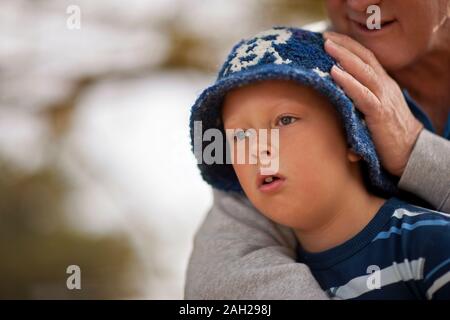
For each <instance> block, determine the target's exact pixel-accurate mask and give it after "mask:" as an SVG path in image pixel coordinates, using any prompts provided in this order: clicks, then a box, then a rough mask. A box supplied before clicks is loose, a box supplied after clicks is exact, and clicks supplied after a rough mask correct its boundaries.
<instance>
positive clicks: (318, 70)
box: [312, 67, 330, 78]
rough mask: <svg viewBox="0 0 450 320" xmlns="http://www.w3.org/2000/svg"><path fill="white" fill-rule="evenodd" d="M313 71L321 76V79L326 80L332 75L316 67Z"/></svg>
mask: <svg viewBox="0 0 450 320" xmlns="http://www.w3.org/2000/svg"><path fill="white" fill-rule="evenodd" d="M312 71H314V72H315V73H317V74H318V75H319V77H321V78H325V77H328V76H330V74H329V73H328V72H325V71H322V70H320V69H319V68H318V67H315V68H314V69H313V70H312Z"/></svg>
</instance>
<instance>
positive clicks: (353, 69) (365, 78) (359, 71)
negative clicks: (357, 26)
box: [325, 40, 380, 96]
mask: <svg viewBox="0 0 450 320" xmlns="http://www.w3.org/2000/svg"><path fill="white" fill-rule="evenodd" d="M325 51H326V52H327V53H328V54H329V55H331V56H332V57H333V58H335V59H336V60H337V61H338V62H339V64H340V65H341V66H342V67H343V68H344V70H345V71H347V72H348V73H350V74H351V75H352V76H353V77H354V78H355V79H356V80H358V81H359V82H360V83H361V84H362V85H364V86H366V87H367V88H369V89H370V90H371V91H372V92H373V93H374V94H375V95H377V96H378V95H379V94H380V85H379V84H380V82H379V81H378V79H379V77H378V75H377V74H376V72H375V70H374V69H373V68H372V67H371V66H370V65H368V64H367V63H365V62H364V61H363V60H361V59H360V58H359V57H358V56H357V55H355V54H354V53H353V52H351V51H349V50H348V49H347V48H344V47H342V46H340V45H339V44H337V43H335V42H334V41H332V40H327V41H325Z"/></svg>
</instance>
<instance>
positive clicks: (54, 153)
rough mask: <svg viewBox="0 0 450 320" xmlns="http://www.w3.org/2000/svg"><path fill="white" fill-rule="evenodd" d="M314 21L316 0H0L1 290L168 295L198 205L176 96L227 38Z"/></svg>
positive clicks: (198, 189) (189, 89) (204, 73)
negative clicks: (74, 271) (72, 269)
mask: <svg viewBox="0 0 450 320" xmlns="http://www.w3.org/2000/svg"><path fill="white" fill-rule="evenodd" d="M323 19H324V10H323V4H322V1H319V0H128V1H123V0H70V1H65V0H1V1H0V299H5V298H10V299H14V298H23V299H55V298H58V299H74V298H79V299H92V298H100V299H134V298H137V299H182V298H183V286H184V279H185V271H186V266H187V262H188V258H189V255H190V252H191V250H192V240H193V236H194V233H195V231H196V230H197V228H198V227H199V225H200V223H201V222H202V219H203V218H204V217H205V215H206V213H207V211H208V209H209V207H210V206H211V205H212V191H211V189H210V188H209V186H208V185H207V184H205V183H204V182H203V181H202V179H201V177H200V174H199V172H198V170H197V167H196V161H195V158H194V156H193V155H192V154H191V151H190V144H189V129H188V119H189V109H190V106H191V105H192V104H193V102H194V101H195V99H196V97H197V96H198V95H199V94H200V92H201V91H202V90H203V89H204V88H205V87H206V86H207V85H209V84H211V83H212V82H213V81H214V79H215V73H216V72H217V71H218V68H219V67H220V65H221V63H222V62H223V61H224V59H225V58H226V56H227V53H228V51H229V50H230V49H231V47H232V45H233V44H234V43H236V42H237V41H238V40H240V39H242V38H246V37H249V36H252V35H254V34H255V33H257V32H259V31H262V30H265V29H268V28H270V27H272V26H274V25H292V26H297V27H299V26H303V25H305V24H309V23H312V22H315V21H320V20H323ZM70 265H76V266H79V268H80V271H81V278H80V279H81V281H80V283H81V289H80V290H77V289H75V290H69V289H68V288H67V285H66V284H67V279H68V277H69V276H71V274H70V273H67V272H66V271H67V268H68V266H70Z"/></svg>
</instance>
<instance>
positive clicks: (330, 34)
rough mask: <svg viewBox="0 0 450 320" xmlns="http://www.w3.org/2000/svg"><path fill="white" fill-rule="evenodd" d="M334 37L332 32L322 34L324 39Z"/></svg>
mask: <svg viewBox="0 0 450 320" xmlns="http://www.w3.org/2000/svg"><path fill="white" fill-rule="evenodd" d="M334 35H335V33H334V32H332V31H325V32H324V33H323V37H324V38H325V39H328V38H331V37H333V36H334Z"/></svg>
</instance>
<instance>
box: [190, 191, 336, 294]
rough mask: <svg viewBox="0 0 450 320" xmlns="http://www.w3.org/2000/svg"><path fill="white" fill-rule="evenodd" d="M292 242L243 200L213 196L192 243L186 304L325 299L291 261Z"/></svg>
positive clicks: (305, 272) (229, 195)
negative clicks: (244, 300) (247, 300)
mask: <svg viewBox="0 0 450 320" xmlns="http://www.w3.org/2000/svg"><path fill="white" fill-rule="evenodd" d="M295 244H296V241H295V236H294V234H293V233H292V231H291V230H290V229H288V228H285V227H282V226H280V225H278V224H276V223H273V222H272V221H270V220H269V219H267V218H265V217H264V216H263V215H262V214H261V213H259V212H258V211H257V210H256V209H255V208H254V207H253V206H252V205H251V204H250V202H249V201H248V200H247V199H246V198H245V197H243V196H240V195H238V194H235V193H225V192H221V191H218V190H214V204H213V207H212V208H211V210H210V211H209V212H208V214H207V216H206V218H205V220H204V222H203V223H202V225H201V226H200V229H199V230H198V231H197V233H196V235H195V238H194V248H193V252H192V254H191V257H190V261H189V265H188V270H187V274H186V285H185V299H327V295H326V294H325V292H323V291H322V290H321V289H320V287H319V284H318V283H317V282H316V280H315V279H314V278H313V276H312V274H311V272H310V270H309V269H308V267H307V266H306V265H304V264H301V263H297V262H296V261H295Z"/></svg>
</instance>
